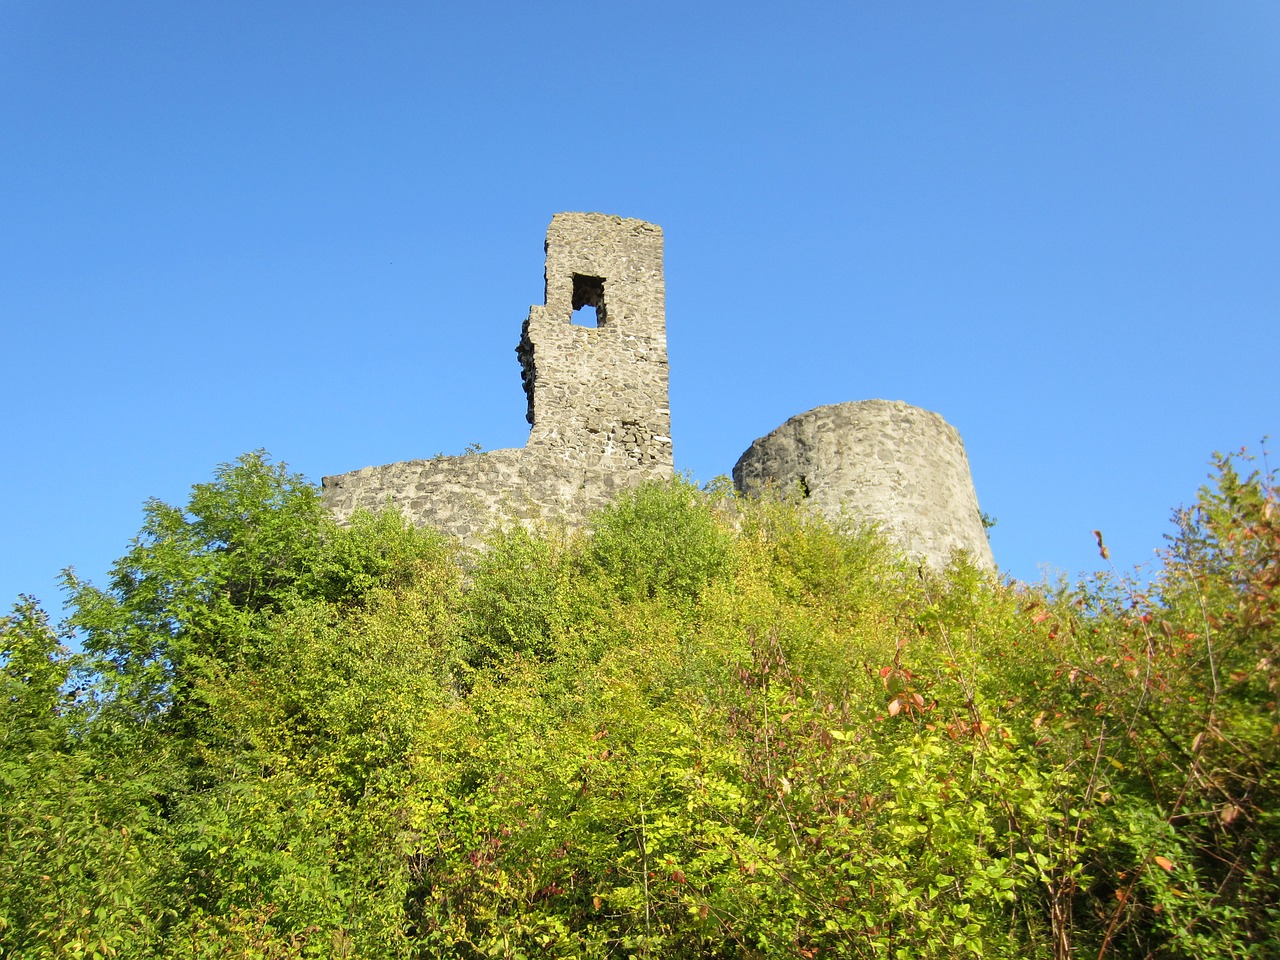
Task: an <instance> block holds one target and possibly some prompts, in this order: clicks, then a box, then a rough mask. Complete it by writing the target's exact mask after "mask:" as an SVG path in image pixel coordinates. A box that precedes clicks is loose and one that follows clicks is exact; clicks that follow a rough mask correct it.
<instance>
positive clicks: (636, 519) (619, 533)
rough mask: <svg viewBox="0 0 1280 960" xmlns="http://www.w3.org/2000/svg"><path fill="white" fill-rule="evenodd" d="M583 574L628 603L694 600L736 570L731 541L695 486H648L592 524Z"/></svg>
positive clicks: (684, 483)
mask: <svg viewBox="0 0 1280 960" xmlns="http://www.w3.org/2000/svg"><path fill="white" fill-rule="evenodd" d="M589 543H590V545H589V548H588V551H587V555H586V557H585V561H586V562H585V567H586V569H585V570H584V571H583V575H584V576H588V577H592V578H597V579H599V581H600V582H602V583H603V584H606V585H607V586H608V587H609V588H611V589H612V590H613V591H614V592H616V594H617V595H618V596H619V597H621V598H622V599H624V600H629V601H634V600H652V599H655V598H657V597H660V596H661V597H675V598H683V599H695V598H696V597H697V596H698V595H699V593H701V591H702V590H703V589H704V588H705V587H706V586H707V585H708V584H710V583H713V582H715V581H717V580H722V579H724V578H725V577H727V576H728V575H729V574H730V572H731V569H732V562H731V556H732V555H731V553H730V538H729V535H728V533H727V531H725V530H724V528H723V525H722V523H721V522H720V520H719V519H718V518H717V517H716V515H715V513H714V512H713V511H712V510H711V509H710V507H709V505H708V503H707V502H706V500H705V499H704V496H703V494H702V493H701V492H700V491H699V490H698V488H697V487H696V486H695V485H693V484H692V483H690V482H688V481H686V480H681V479H678V478H677V479H676V480H673V481H671V482H669V483H648V484H645V485H644V486H642V487H640V488H639V489H638V490H635V491H633V492H628V493H623V494H621V495H620V496H619V497H618V498H617V499H616V500H615V501H614V502H613V503H612V504H610V505H609V506H607V507H605V508H604V509H603V510H601V511H600V512H599V513H598V514H597V515H596V517H595V519H594V521H593V522H592V524H591V539H590V541H589Z"/></svg>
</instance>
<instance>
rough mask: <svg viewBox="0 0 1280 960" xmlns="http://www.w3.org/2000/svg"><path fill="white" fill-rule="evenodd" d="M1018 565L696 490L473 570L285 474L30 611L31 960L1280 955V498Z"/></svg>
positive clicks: (1225, 467) (20, 746)
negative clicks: (1160, 557) (99, 582)
mask: <svg viewBox="0 0 1280 960" xmlns="http://www.w3.org/2000/svg"><path fill="white" fill-rule="evenodd" d="M1247 464H1248V461H1247V460H1246V459H1245V458H1243V457H1241V456H1235V457H1223V458H1219V459H1218V461H1217V463H1216V467H1217V470H1216V477H1215V480H1214V482H1213V483H1212V484H1211V485H1210V486H1208V487H1206V488H1205V489H1204V490H1202V491H1201V492H1200V495H1199V498H1198V500H1197V502H1196V505H1195V506H1194V507H1192V508H1191V509H1189V510H1185V511H1181V512H1179V513H1178V514H1177V523H1178V526H1177V532H1176V534H1175V536H1174V538H1173V542H1172V544H1171V546H1170V550H1169V552H1168V554H1167V557H1166V559H1165V563H1164V567H1163V569H1162V571H1161V572H1160V574H1159V575H1158V576H1157V577H1156V578H1155V579H1154V580H1153V581H1152V582H1151V583H1149V584H1146V585H1139V584H1137V583H1135V582H1130V581H1128V580H1126V579H1125V578H1123V577H1119V576H1109V577H1101V578H1097V579H1095V580H1092V581H1088V582H1084V583H1081V584H1076V585H1074V586H1060V587H1057V588H1053V589H1050V588H1043V587H1041V588H1033V587H1028V586H1026V585H1021V584H1001V583H998V582H995V581H993V580H992V579H991V578H989V577H987V576H985V575H983V574H981V573H980V572H978V571H976V570H974V569H972V568H970V567H967V566H965V565H963V564H958V565H956V566H954V567H953V568H951V569H950V570H948V571H946V572H945V573H940V574H934V573H930V572H928V571H921V570H918V569H917V568H916V567H915V566H914V565H912V564H908V563H904V562H903V561H902V560H901V559H900V558H899V557H897V556H896V555H895V553H894V551H893V550H892V549H890V548H889V547H888V546H887V545H886V544H885V543H884V542H883V541H881V540H880V539H879V538H878V537H877V536H876V535H875V534H874V532H873V531H864V530H857V529H853V528H849V527H832V526H831V525H828V524H826V523H823V522H821V521H820V520H817V519H815V518H814V517H812V516H809V515H806V514H805V513H803V512H802V511H800V510H799V509H798V508H797V507H796V506H795V505H790V504H785V503H764V502H738V501H730V500H727V499H718V498H717V497H716V496H714V495H708V494H705V493H702V492H700V491H698V490H697V489H696V488H694V487H692V486H691V485H690V484H688V483H687V482H684V481H674V482H672V483H669V484H656V485H651V486H647V487H644V488H641V489H640V490H638V491H635V492H634V493H632V494H629V495H626V496H623V497H622V498H620V499H619V500H618V501H617V502H616V503H615V504H614V505H613V506H611V507H609V508H608V509H606V510H604V511H602V512H601V513H600V514H598V515H597V516H596V517H595V518H594V520H593V522H592V524H591V530H590V535H589V536H583V537H579V536H568V535H563V534H558V533H544V532H540V531H531V530H528V529H525V528H523V527H520V528H512V529H510V530H506V531H500V532H498V533H495V534H494V535H493V536H492V537H491V539H490V540H489V542H488V543H487V545H486V547H485V549H484V550H483V551H481V552H480V553H478V554H474V555H471V556H463V555H461V554H460V553H459V552H458V551H457V550H456V549H455V547H454V546H453V545H452V544H450V543H448V542H447V541H445V540H444V539H443V538H441V537H439V536H437V535H434V534H427V533H423V532H421V531H417V530H414V529H412V528H410V527H409V526H407V525H406V524H405V523H404V521H403V520H401V519H400V518H399V517H397V516H395V515H387V514H384V515H378V516H363V517H358V518H356V519H355V521H354V522H353V523H352V524H351V525H350V526H348V527H345V528H338V527H336V526H335V525H334V524H333V523H332V522H331V521H330V520H329V519H328V518H327V517H326V516H325V515H324V513H323V511H322V510H321V509H320V508H319V504H318V500H317V498H316V495H315V491H314V489H313V488H311V487H309V485H307V484H306V483H305V482H304V481H302V480H301V478H298V477H295V476H293V475H290V474H289V473H288V471H287V470H286V469H285V468H284V467H283V466H282V465H275V464H272V463H270V462H269V461H268V460H267V459H266V458H265V456H263V455H261V454H253V455H249V456H247V457H244V458H241V459H240V460H239V461H237V462H236V463H234V464H229V465H225V466H223V467H222V468H220V469H219V471H218V472H217V474H216V475H215V477H214V479H213V481H212V482H211V483H208V484H201V485H198V486H197V487H196V488H194V489H193V494H192V498H191V500H190V502H189V503H188V504H187V505H186V506H185V507H183V508H175V507H170V506H166V505H164V504H159V503H151V504H149V505H148V507H147V509H146V514H145V521H144V527H143V531H142V533H141V534H140V536H139V538H138V539H137V540H136V541H135V542H134V543H133V544H132V545H131V546H130V548H129V551H128V553H127V554H126V556H125V557H124V558H122V559H121V561H119V563H117V565H116V567H115V568H114V569H113V571H112V576H111V580H110V583H109V585H108V586H107V588H105V589H98V588H95V587H93V586H92V585H90V584H86V583H82V582H80V581H78V580H76V579H75V578H73V577H72V578H69V581H68V582H69V586H70V587H71V597H70V599H71V602H70V618H69V623H70V626H71V627H73V628H75V629H78V630H80V631H81V636H82V637H83V639H84V645H85V652H84V653H83V654H81V655H72V654H70V653H69V652H68V651H67V650H66V649H65V648H63V647H62V646H61V645H60V642H59V641H60V639H61V636H60V634H59V633H58V631H57V630H56V629H55V628H54V627H52V626H51V625H50V624H49V622H48V620H47V618H46V617H45V616H44V614H43V613H42V612H41V611H40V610H39V609H38V608H37V607H35V605H34V604H33V603H30V602H26V601H24V602H22V603H20V604H19V605H18V606H17V607H16V608H15V610H14V613H13V614H12V616H10V617H9V618H6V619H5V620H4V621H3V622H2V623H0V637H2V638H3V655H2V657H0V666H2V668H3V670H2V671H0V789H2V790H3V793H4V803H3V805H0V826H2V827H3V828H4V829H3V831H2V832H0V955H11V956H32V957H91V956H99V957H108V956H129V957H155V958H161V957H184V958H185V957H193V956H194V957H224V956H253V957H273V958H274V957H362V958H365V957H368V958H383V957H386V958H410V957H412V958H425V957H521V956H523V957H622V956H655V957H656V956H662V957H789V958H792V957H795V958H817V957H837V956H838V957H865V958H881V957H884V958H890V957H893V958H897V957H903V956H910V957H925V958H928V957H936V958H943V957H947V958H951V957H957V956H975V957H976V956H984V957H1053V958H1066V957H1070V956H1081V955H1089V956H1095V957H1103V958H1108V957H1116V958H1120V957H1133V958H1138V957H1143V958H1145V957H1155V956H1160V957H1187V958H1192V957H1194V958H1205V960H1209V958H1214V960H1216V958H1226V957H1233V958H1234V957H1258V958H1262V957H1269V956H1274V955H1275V944H1276V943H1277V942H1280V815H1277V813H1276V811H1277V810H1280V756H1278V755H1277V751H1280V746H1278V745H1280V709H1278V708H1277V700H1278V699H1280V689H1278V688H1280V673H1278V671H1280V649H1278V646H1280V633H1278V631H1277V626H1276V623H1277V606H1278V605H1280V510H1278V509H1277V504H1276V499H1277V498H1276V488H1275V478H1274V475H1272V474H1270V473H1259V472H1248V473H1246V469H1247Z"/></svg>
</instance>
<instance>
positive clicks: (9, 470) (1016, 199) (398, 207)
mask: <svg viewBox="0 0 1280 960" xmlns="http://www.w3.org/2000/svg"><path fill="white" fill-rule="evenodd" d="M1278 50H1280V5H1277V4H1275V3H1274V2H1272V0H1259V2H1230V0H1226V2H1217V3H1212V4H1207V3H1203V2H1182V0H1160V2H1128V3H1114V2H1098V3H1093V2H1079V0H1072V2H1060V3H1053V2H1044V3H1034V4H1033V3H1020V2H1013V0H1007V2H999V3H985V2H965V3H954V2H943V0H937V2H887V0H885V2H856V3H855V2H846V3H804V2H801V3H796V4H790V5H783V4H778V3H757V2H754V0H747V2H737V3H732V4H730V3H720V2H708V3H696V2H695V3H691V2H687V0H686V2H683V3H662V2H655V3H647V4H587V3H556V2H550V3H515V2H501V3H472V4H465V5H464V4H435V3H406V2H388V3H381V4H356V3H341V2H308V3H302V2H278V3H271V4H262V3H248V2H241V0H219V2H217V3H213V2H203V0H192V2H184V3H172V2H165V3H160V2H150V0H133V2H126V3H119V4H101V3H90V2H87V0H80V2H62V0H39V2H35V0H9V2H6V3H5V4H3V5H2V6H0V131H2V132H3V136H0V329H2V330H3V343H4V351H3V355H4V360H5V363H4V376H3V378H2V379H0V430H2V431H3V433H2V434H0V437H2V440H3V449H4V454H5V456H4V460H5V462H4V468H3V470H0V602H3V603H5V604H7V603H8V602H9V601H10V600H11V599H12V598H14V597H15V596H16V595H17V594H18V593H19V592H26V593H34V594H36V595H37V596H38V597H39V598H40V599H41V600H42V601H44V602H45V604H46V605H47V606H49V607H50V608H53V609H56V608H57V607H58V605H59V603H60V596H59V594H58V591H57V589H56V586H55V584H56V577H57V572H58V571H59V570H60V569H61V568H62V567H63V566H66V565H74V566H75V567H76V569H77V570H78V572H80V573H81V574H82V575H84V576H87V577H90V578H93V579H101V578H102V577H103V576H104V574H105V571H106V570H107V568H108V566H109V564H110V562H111V561H112V560H113V559H114V558H115V557H117V556H119V555H120V554H121V553H123V552H124V550H125V549H126V547H127V545H128V541H129V539H130V538H131V537H132V536H133V535H134V534H135V533H136V531H137V529H138V526H139V524H140V521H141V507H142V504H143V502H144V501H145V500H146V499H147V498H148V497H158V498H160V499H162V500H166V501H169V502H174V503H180V502H183V501H184V500H185V498H186V495H187V491H188V489H189V487H190V485H191V484H193V483H197V482H201V481H203V480H206V479H208V477H209V476H210V474H211V472H212V470H213V469H214V467H215V466H216V465H217V464H218V463H220V462H224V461H228V460H231V459H233V458H234V457H236V456H237V455H238V454H240V453H243V452H245V451H248V450H252V449H256V448H266V449H267V450H269V451H270V452H271V453H272V454H273V455H274V456H275V457H277V458H279V459H283V460H286V461H287V462H288V463H289V464H290V465H291V466H292V467H293V468H295V469H296V470H299V471H301V472H303V473H305V474H306V475H308V476H309V477H311V478H312V479H314V480H316V481H317V482H318V481H319V479H320V477H321V476H323V475H325V474H329V473H341V472H345V471H347V470H352V469H356V468H359V467H362V466H365V465H368V464H379V463H389V462H393V461H396V460H404V459H411V458H415V457H427V456H432V455H433V454H435V453H437V452H445V453H456V452H460V451H461V450H462V449H463V448H465V447H466V446H467V445H468V444H471V443H479V444H480V445H482V446H483V447H484V448H486V449H492V448H498V447H510V446H520V445H522V444H523V443H524V440H525V437H526V435H527V425H526V423H525V421H524V409H525V406H524V397H523V393H522V390H521V386H520V376H519V367H518V364H517V362H516V359H515V354H514V347H515V344H516V341H517V339H518V337H519V331H520V324H521V322H522V320H523V319H524V317H525V315H526V314H527V312H528V307H529V305H530V304H533V303H539V302H541V298H542V241H543V236H544V233H545V230H546V226H547V223H548V222H549V221H550V219H551V216H552V214H553V213H555V212H557V211H561V210H587V211H600V212H606V213H616V214H620V215H623V216H631V217H639V218H642V219H646V220H650V221H653V222H656V223H659V224H661V225H662V227H663V228H664V231H665V234H666V257H667V263H666V270H667V324H668V338H669V352H670V360H671V401H672V420H673V434H674V440H675V456H676V464H677V467H678V468H680V469H682V470H686V471H689V472H690V473H691V474H692V475H693V476H694V477H695V478H696V479H698V480H700V481H705V480H710V479H712V478H713V477H715V476H717V475H719V474H727V473H728V472H729V471H730V470H731V469H732V467H733V464H734V462H735V461H736V460H737V458H738V456H739V455H740V454H741V453H742V451H743V450H745V449H746V447H747V446H748V445H749V444H750V442H751V441H752V440H753V439H755V438H756V437H757V436H760V435H763V434H764V433H766V432H768V431H769V430H771V429H773V428H774V427H776V426H778V425H779V424H780V423H782V421H784V420H786V419H787V418H788V417H790V416H792V415H794V414H796V413H800V412H802V411H804V410H807V409H809V408H811V407H814V406H817V405H819V404H825V403H836V402H842V401H846V400H860V399H869V398H885V399H895V400H905V401H907V402H909V403H913V404H916V405H918V406H922V407H925V408H928V409H930V410H935V411H937V412H939V413H941V414H942V415H943V416H944V417H945V418H946V419H947V420H948V421H949V422H950V423H952V424H953V425H954V426H955V427H957V428H958V429H959V431H960V433H961V435H962V436H963V438H964V440H965V444H966V447H967V450H968V454H969V459H970V463H971V466H972V469H973V475H974V480H975V484H976V487H977V492H978V497H979V500H980V502H981V504H982V506H983V508H984V509H985V510H986V511H987V512H988V513H990V514H993V515H994V516H995V517H996V518H997V519H998V526H997V527H996V529H995V531H994V534H993V548H994V551H995V555H996V559H997V562H998V563H999V564H1000V565H1001V566H1002V568H1003V569H1004V570H1005V571H1006V572H1007V573H1009V574H1011V575H1013V576H1016V577H1018V578H1021V579H1025V580H1037V579H1039V578H1040V577H1041V575H1042V571H1043V570H1044V569H1046V568H1049V569H1053V570H1061V571H1064V572H1066V573H1068V574H1071V575H1073V576H1074V575H1075V574H1077V573H1080V572H1083V571H1089V570H1093V569H1096V568H1097V567H1098V566H1100V564H1101V561H1100V559H1099V558H1098V556H1097V551H1096V547H1095V546H1094V543H1093V538H1092V535H1091V533H1090V531H1091V530H1093V529H1094V528H1101V529H1102V530H1103V531H1104V534H1105V536H1106V538H1107V541H1108V543H1109V545H1110V547H1111V551H1112V557H1113V560H1114V561H1115V562H1116V563H1117V564H1118V565H1119V566H1120V567H1121V568H1128V567H1130V566H1132V565H1134V564H1140V563H1145V562H1147V561H1149V560H1150V559H1151V558H1152V552H1153V550H1154V549H1155V548H1156V547H1158V546H1160V545H1161V543H1162V537H1163V535H1164V534H1165V533H1166V532H1168V531H1169V530H1170V525H1169V516H1170V512H1171V510H1172V509H1173V508H1174V507H1176V506H1178V505H1179V504H1182V503H1186V502H1189V501H1190V500H1191V499H1192V498H1193V497H1194V495H1195V491H1196V488H1197V487H1198V485H1199V484H1200V483H1202V482H1203V481H1204V479H1205V477H1206V474H1207V472H1208V460H1209V458H1210V455H1211V454H1212V452H1213V451H1214V450H1226V449H1232V448H1237V447H1240V446H1242V445H1249V446H1250V447H1254V448H1256V447H1257V446H1258V444H1259V441H1260V439H1261V438H1262V437H1263V436H1264V435H1268V434H1272V435H1274V434H1275V433H1276V431H1277V428H1278V427H1280V385H1278V380H1277V376H1276V366H1277V363H1276V361H1277V354H1278V351H1277V339H1278V334H1277V331H1278V330H1280V324H1278V323H1277V320H1278V316H1280V270H1278V269H1277V266H1278V265H1280V177H1278V176H1277V171H1280V56H1277V54H1276V52H1277V51H1278Z"/></svg>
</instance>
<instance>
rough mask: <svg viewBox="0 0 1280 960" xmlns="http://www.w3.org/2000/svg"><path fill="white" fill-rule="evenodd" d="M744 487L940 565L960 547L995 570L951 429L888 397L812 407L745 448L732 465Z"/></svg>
mask: <svg viewBox="0 0 1280 960" xmlns="http://www.w3.org/2000/svg"><path fill="white" fill-rule="evenodd" d="M733 482H734V485H735V486H736V487H737V488H738V490H740V491H741V492H742V493H745V494H760V493H764V492H765V491H766V490H769V489H770V488H772V489H774V490H776V491H778V492H780V493H783V494H790V495H793V496H796V497H799V498H800V499H801V501H802V502H803V503H804V505H806V506H808V507H809V508H811V509H813V510H815V511H817V512H818V513H821V514H822V515H823V516H825V517H827V518H828V519H831V520H837V519H840V518H841V517H848V518H849V519H852V520H854V521H855V522H861V523H870V524H874V525H875V526H877V527H879V529H880V530H881V532H882V533H884V535H885V536H886V537H888V538H889V539H890V540H892V541H893V542H894V543H896V544H897V545H898V546H899V547H901V548H902V549H903V550H904V551H905V552H906V553H907V554H909V555H911V556H913V557H917V558H919V559H922V560H924V561H925V562H927V563H929V564H930V565H931V566H934V567H943V566H945V565H946V564H947V562H948V561H949V560H950V559H951V556H952V554H953V553H954V552H956V551H964V552H967V553H968V554H969V556H970V558H971V559H972V560H973V562H974V563H975V564H976V565H977V566H978V567H981V568H983V569H987V570H990V569H994V567H995V563H994V561H993V560H992V557H991V545H990V544H989V543H988V542H987V536H986V530H985V529H984V527H983V525H982V514H981V512H980V511H979V509H978V498H977V495H976V494H975V493H974V490H973V478H972V476H971V475H970V473H969V459H968V457H966V456H965V452H964V444H963V443H962V442H961V440H960V434H959V433H958V432H957V431H956V429H955V427H953V426H951V424H949V423H947V421H945V420H943V419H942V417H940V416H938V415H937V414H936V413H931V412H930V411H928V410H921V409H920V408H919V407H913V406H910V405H909V404H905V403H900V402H897V401H891V400H861V401H855V402H852V403H837V404H832V405H830V406H825V407H815V408H814V409H813V410H810V411H809V412H808V413H802V414H799V415H797V416H794V417H792V418H791V419H790V420H788V421H787V422H786V423H784V424H783V425H782V426H780V427H778V429H776V430H774V431H773V432H772V433H769V434H767V435H766V436H763V437H761V438H760V439H759V440H757V441H755V442H754V443H753V444H751V446H750V447H749V448H748V449H747V452H746V453H744V454H743V455H742V457H741V458H740V459H739V460H738V463H737V465H736V466H735V467H734V468H733Z"/></svg>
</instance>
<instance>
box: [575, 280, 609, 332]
mask: <svg viewBox="0 0 1280 960" xmlns="http://www.w3.org/2000/svg"><path fill="white" fill-rule="evenodd" d="M588 307H589V308H591V313H588V312H587V308H588ZM593 315H594V316H593ZM605 317H606V314H605V308H604V277H588V276H585V275H583V274H580V273H575V274H574V275H573V316H572V317H570V321H571V322H572V323H576V324H578V325H579V326H583V327H603V326H604V324H605ZM593 319H594V321H595V322H594V323H593V322H592V320H593Z"/></svg>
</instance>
